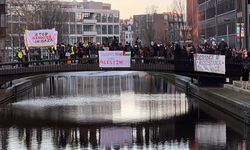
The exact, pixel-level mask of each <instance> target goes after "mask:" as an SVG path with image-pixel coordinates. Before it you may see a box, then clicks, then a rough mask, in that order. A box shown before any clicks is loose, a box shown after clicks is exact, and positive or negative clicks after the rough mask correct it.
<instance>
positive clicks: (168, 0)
mask: <svg viewBox="0 0 250 150" xmlns="http://www.w3.org/2000/svg"><path fill="white" fill-rule="evenodd" d="M93 1H101V2H105V3H111V5H112V9H115V10H120V16H121V19H127V18H130V16H131V17H132V16H133V15H136V14H143V13H145V12H146V8H148V7H150V6H153V5H154V6H157V7H158V10H159V11H158V12H166V11H171V10H172V8H171V7H172V3H173V1H174V0H93Z"/></svg>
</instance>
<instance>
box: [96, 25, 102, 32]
mask: <svg viewBox="0 0 250 150" xmlns="http://www.w3.org/2000/svg"><path fill="white" fill-rule="evenodd" d="M96 32H97V34H102V28H101V25H96Z"/></svg>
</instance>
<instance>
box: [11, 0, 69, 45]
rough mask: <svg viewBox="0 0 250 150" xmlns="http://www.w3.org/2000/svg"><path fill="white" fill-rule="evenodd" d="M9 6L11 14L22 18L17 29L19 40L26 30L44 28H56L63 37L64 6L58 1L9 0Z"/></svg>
mask: <svg viewBox="0 0 250 150" xmlns="http://www.w3.org/2000/svg"><path fill="white" fill-rule="evenodd" d="M7 4H8V9H9V13H12V15H14V16H16V17H17V18H20V21H19V25H18V29H16V31H17V32H18V33H19V39H20V34H23V33H24V30H25V29H31V30H35V29H43V28H45V29H49V28H56V30H57V31H58V32H59V37H61V36H60V35H61V33H62V31H63V22H65V15H64V14H63V8H62V5H61V4H60V3H58V2H57V1H44V0H8V1H7ZM19 43H20V41H19ZM19 46H20V45H19Z"/></svg>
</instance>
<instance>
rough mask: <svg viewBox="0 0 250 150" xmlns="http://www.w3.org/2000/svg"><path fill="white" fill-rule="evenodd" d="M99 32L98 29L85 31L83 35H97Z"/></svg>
mask: <svg viewBox="0 0 250 150" xmlns="http://www.w3.org/2000/svg"><path fill="white" fill-rule="evenodd" d="M96 35H97V32H96V31H84V32H83V36H96Z"/></svg>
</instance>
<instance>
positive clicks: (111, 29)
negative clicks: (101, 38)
mask: <svg viewBox="0 0 250 150" xmlns="http://www.w3.org/2000/svg"><path fill="white" fill-rule="evenodd" d="M113 33H114V32H113V26H112V25H109V26H108V34H113Z"/></svg>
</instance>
